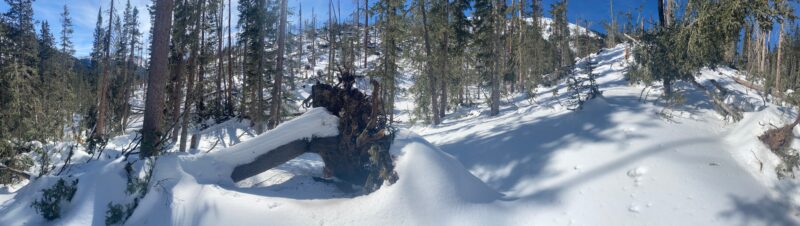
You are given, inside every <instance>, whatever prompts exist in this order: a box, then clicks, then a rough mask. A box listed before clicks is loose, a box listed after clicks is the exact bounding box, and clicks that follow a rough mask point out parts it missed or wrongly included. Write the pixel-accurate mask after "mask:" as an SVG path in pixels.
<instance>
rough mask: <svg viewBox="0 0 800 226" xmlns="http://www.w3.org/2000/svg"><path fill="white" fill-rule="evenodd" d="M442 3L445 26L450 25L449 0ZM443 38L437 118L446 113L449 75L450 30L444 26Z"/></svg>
mask: <svg viewBox="0 0 800 226" xmlns="http://www.w3.org/2000/svg"><path fill="white" fill-rule="evenodd" d="M443 4H444V17H445V22H446V24H445V25H447V26H449V25H450V4H449V0H443ZM444 31H445V32H444V40H443V42H442V56H441V59H442V74H441V76H442V78H443V79H441V81H439V89H441V99H440V100H439V105H440V106H439V118H440V119H441V118H444V116H445V114H446V113H447V103H448V102H447V80H448V77H449V75H450V32H449V31H450V30H449V29H447V28H444Z"/></svg>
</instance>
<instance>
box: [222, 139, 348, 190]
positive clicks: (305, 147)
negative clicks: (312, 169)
mask: <svg viewBox="0 0 800 226" xmlns="http://www.w3.org/2000/svg"><path fill="white" fill-rule="evenodd" d="M338 142H339V137H325V138H313V139H311V140H296V141H292V142H290V143H288V144H284V145H281V146H280V147H278V148H275V149H273V150H271V151H269V152H267V153H266V154H264V155H261V156H259V157H258V158H256V159H255V160H254V161H253V162H250V163H248V164H245V165H240V166H236V168H234V169H233V173H231V179H233V181H234V182H239V181H241V180H244V179H247V178H249V177H252V176H255V175H258V174H260V173H262V172H264V171H267V170H269V169H272V168H275V167H276V166H279V165H280V164H283V163H285V162H288V161H289V160H292V159H294V158H297V157H298V156H300V155H302V154H305V153H318V152H317V150H323V149H331V148H336V145H337V144H338Z"/></svg>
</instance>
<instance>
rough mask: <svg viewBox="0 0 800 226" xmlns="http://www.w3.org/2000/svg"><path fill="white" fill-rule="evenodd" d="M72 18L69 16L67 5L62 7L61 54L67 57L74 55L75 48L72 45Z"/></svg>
mask: <svg viewBox="0 0 800 226" xmlns="http://www.w3.org/2000/svg"><path fill="white" fill-rule="evenodd" d="M73 32H74V30H73V29H72V17H70V15H69V9H68V8H67V5H64V12H62V13H61V52H63V53H65V54H67V55H73V54H75V47H74V45H73V44H72V33H73Z"/></svg>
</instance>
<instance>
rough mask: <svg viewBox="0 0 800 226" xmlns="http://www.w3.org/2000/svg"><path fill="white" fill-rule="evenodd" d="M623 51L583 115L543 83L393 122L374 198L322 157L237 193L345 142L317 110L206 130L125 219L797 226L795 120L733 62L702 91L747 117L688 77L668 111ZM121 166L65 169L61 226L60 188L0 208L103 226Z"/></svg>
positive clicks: (46, 181)
mask: <svg viewBox="0 0 800 226" xmlns="http://www.w3.org/2000/svg"><path fill="white" fill-rule="evenodd" d="M625 48H626V46H625V45H619V46H618V47H616V48H612V49H607V50H604V51H603V52H601V53H599V54H597V55H593V56H590V57H588V58H586V59H583V60H581V61H579V62H578V68H583V66H584V65H585V64H587V63H589V62H594V64H595V65H596V67H595V68H594V70H593V73H594V74H596V75H598V83H599V84H600V90H601V91H603V96H602V97H599V98H597V99H593V100H590V101H589V102H587V103H586V105H585V106H584V108H583V109H582V110H579V111H571V110H568V109H567V107H565V106H564V105H565V102H566V97H567V96H568V95H567V93H568V91H567V88H566V85H565V84H560V85H559V86H557V87H550V88H547V87H540V88H539V90H538V96H537V98H536V101H529V100H527V99H526V98H525V97H524V96H510V97H508V98H506V99H504V100H505V103H504V104H503V106H502V111H501V115H500V116H497V117H488V116H487V114H488V109H487V108H485V107H484V106H483V105H480V106H478V107H464V108H460V109H456V110H455V111H454V112H451V113H450V114H448V117H446V118H445V121H444V123H443V124H442V125H440V126H434V127H430V126H415V125H411V124H400V125H398V126H399V127H404V128H405V129H401V130H399V132H398V133H397V136H396V137H395V140H394V143H393V144H392V147H391V152H392V154H393V156H394V157H395V161H396V164H397V167H396V171H397V173H398V176H399V178H400V179H399V180H398V181H397V183H395V184H392V185H387V186H384V187H382V188H381V189H380V190H378V191H376V192H374V193H371V194H368V195H362V196H355V197H354V196H353V195H350V194H346V193H342V192H340V191H339V190H338V189H337V188H336V187H335V186H333V185H331V184H328V183H324V182H319V181H316V180H314V177H320V176H321V175H322V161H321V160H320V159H319V157H318V156H316V155H314V154H306V155H303V156H301V157H299V158H297V159H295V160H292V161H290V162H288V163H286V164H284V165H281V166H279V167H278V168H276V169H273V170H269V171H267V172H264V173H262V174H260V175H257V176H254V177H252V178H250V179H247V180H245V181H242V182H239V183H236V184H234V183H233V182H232V181H230V178H228V176H229V175H230V170H231V169H232V166H235V165H237V164H240V163H242V162H246V161H249V159H250V158H252V157H253V156H256V155H258V154H260V152H261V151H264V150H269V149H270V147H276V146H278V145H281V144H283V143H286V142H288V141H291V140H293V139H297V138H302V137H313V136H318V137H321V136H331V135H335V125H336V123H335V117H333V116H330V115H329V114H327V112H325V111H324V110H322V109H311V110H309V112H307V113H306V114H304V115H303V116H300V117H298V118H296V119H294V120H292V121H289V122H287V123H286V124H283V125H282V126H280V127H279V128H277V129H276V130H273V131H270V132H267V133H266V134H264V135H261V136H258V137H253V136H251V135H248V134H247V133H246V132H247V129H242V128H241V125H240V124H237V123H233V122H230V123H229V124H223V125H220V126H217V127H212V128H209V129H207V130H206V131H204V136H203V140H202V141H201V146H200V147H201V148H200V149H201V150H197V151H196V152H197V153H196V154H168V155H165V156H162V157H161V158H159V160H158V161H157V163H156V173H155V174H154V175H153V178H152V180H151V183H150V192H149V193H148V194H147V195H146V196H145V197H144V199H143V200H142V202H141V204H140V206H139V208H137V209H136V211H135V212H134V213H133V216H132V217H131V218H130V219H129V220H128V222H127V225H263V224H270V225H312V224H327V225H798V224H800V221H798V217H797V215H798V213H800V211H798V209H797V203H800V202H797V201H796V199H797V198H798V191H797V190H796V188H797V184H798V181H797V180H795V179H791V178H788V179H784V180H778V179H777V178H778V176H777V174H776V173H775V168H776V167H777V166H778V165H780V164H781V160H780V159H778V158H777V157H776V156H775V155H774V154H772V153H771V152H770V151H769V150H767V149H766V148H765V147H764V146H763V145H762V144H761V143H760V142H759V141H758V139H757V138H756V136H758V135H759V134H761V133H762V132H763V131H765V130H767V129H769V128H772V126H780V125H782V124H784V123H785V122H787V121H789V120H790V119H791V118H793V116H794V115H795V114H796V113H795V111H793V110H791V107H782V106H776V105H773V104H769V103H766V102H763V101H762V100H761V99H760V97H759V96H758V95H757V94H756V93H754V92H753V91H751V90H748V89H747V88H745V87H743V86H740V85H738V84H736V83H735V82H734V81H733V80H732V79H731V77H732V76H741V75H739V74H738V73H737V72H736V71H735V70H731V69H726V68H719V69H714V70H712V69H707V70H703V71H701V73H700V76H699V77H698V82H700V83H702V84H703V85H706V86H709V87H711V84H710V80H711V79H714V80H715V81H717V82H718V83H720V84H721V85H723V86H724V87H725V88H726V89H728V90H730V91H731V94H730V95H729V96H728V97H727V98H726V101H727V102H728V103H731V104H733V105H734V106H736V107H738V108H740V109H743V110H744V111H745V115H744V119H743V120H742V121H740V122H732V121H729V120H727V119H725V118H723V117H721V116H720V115H719V114H718V113H717V112H715V111H714V109H713V106H712V105H711V103H710V102H709V100H708V98H707V97H705V96H704V94H703V92H700V91H697V90H696V89H695V88H694V87H692V86H691V85H689V84H685V83H677V84H676V85H675V86H676V88H678V89H679V91H677V93H679V94H680V95H681V96H682V97H684V99H685V103H683V104H680V105H665V104H664V103H663V101H661V100H659V99H658V98H659V96H660V92H661V91H660V88H659V87H648V88H646V89H645V87H643V86H630V85H629V84H628V82H627V81H625V78H624V71H625V68H626V66H627V64H628V61H627V60H626V59H624V56H625V54H624V53H625ZM578 72H579V73H580V74H583V73H586V72H585V71H581V70H580V69H579V70H578ZM412 83H413V81H412V80H410V79H409V78H408V77H403V78H401V81H398V84H401V85H403V86H409V85H411V84H412ZM405 88H407V87H405ZM643 89H644V91H643ZM400 90H406V89H404V87H401V89H400ZM554 91H555V92H554ZM410 97H411V94H409V93H407V92H406V93H402V95H401V96H400V99H399V100H398V109H397V111H396V112H398V113H399V114H400V115H398V116H397V118H399V119H402V120H405V121H408V120H409V119H410V115H409V114H408V113H409V112H411V111H410V109H411V108H412V107H413V106H414V103H413V101H412V99H411V98H410ZM331 126H333V127H331ZM240 133H241V135H239V134H240ZM416 134H420V135H416ZM218 140H221V142H220V141H218ZM240 141H243V142H242V143H239V144H235V143H238V142H240ZM121 143H124V142H121ZM217 143H222V144H221V145H219V146H217V145H216V144H217ZM234 144H235V145H234ZM795 144H796V145H795V147H800V146H797V142H795ZM212 146H213V147H215V148H214V149H213V150H209V149H212V148H211V147H212ZM222 147H227V148H222ZM207 151H210V152H209V153H206V152H207ZM123 164H124V162H123V161H122V159H116V160H113V159H112V160H99V161H91V162H89V163H85V164H83V163H81V164H78V165H76V166H75V167H73V168H71V170H70V173H71V175H73V177H78V178H81V179H80V184H79V185H78V191H77V194H76V196H75V198H74V199H73V201H72V202H70V203H68V204H67V205H66V206H65V208H64V210H63V211H62V218H60V219H58V220H56V221H53V222H45V220H44V219H43V218H42V217H41V216H39V215H38V214H36V213H35V211H34V210H33V209H32V208H31V207H30V203H31V202H32V200H34V199H36V198H38V197H39V196H40V195H41V194H40V193H41V192H39V191H40V190H41V189H43V188H47V187H49V186H51V185H52V184H53V183H54V182H55V180H56V178H52V177H48V178H40V179H38V180H35V181H34V182H32V183H31V184H29V185H27V186H26V187H24V188H22V189H20V190H19V191H14V192H12V191H6V190H1V189H0V202H2V200H3V199H7V200H8V201H5V202H4V203H3V204H2V205H1V206H0V225H39V224H48V223H49V224H56V225H90V224H95V225H102V224H103V222H104V219H105V212H106V210H107V205H108V203H109V202H114V203H119V202H124V201H126V200H128V199H127V198H126V197H125V196H126V195H125V191H124V190H125V173H124V172H123V171H122V168H123V167H122V165H123Z"/></svg>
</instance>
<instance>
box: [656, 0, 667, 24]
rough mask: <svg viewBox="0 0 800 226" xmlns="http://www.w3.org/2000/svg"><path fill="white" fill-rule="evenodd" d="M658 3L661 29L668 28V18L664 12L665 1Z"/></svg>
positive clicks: (661, 0)
mask: <svg viewBox="0 0 800 226" xmlns="http://www.w3.org/2000/svg"><path fill="white" fill-rule="evenodd" d="M657 1H658V22H659V24H660V25H661V27H664V26H666V21H667V18H666V17H665V12H664V1H665V0H657Z"/></svg>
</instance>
